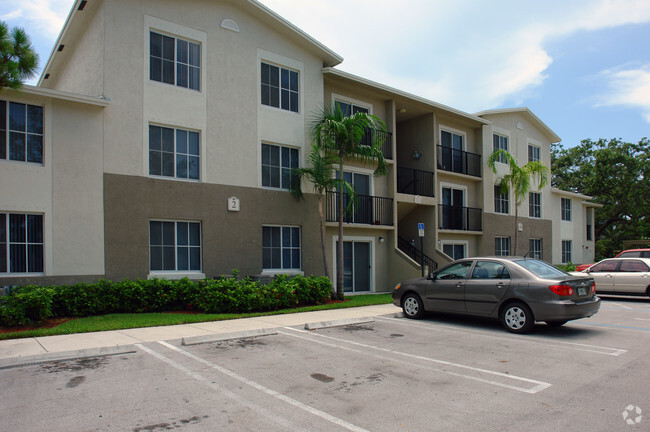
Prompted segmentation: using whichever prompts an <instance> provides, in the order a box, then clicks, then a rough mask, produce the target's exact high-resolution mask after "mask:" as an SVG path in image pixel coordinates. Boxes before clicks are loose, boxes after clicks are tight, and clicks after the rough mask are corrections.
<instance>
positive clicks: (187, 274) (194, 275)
mask: <svg viewBox="0 0 650 432" xmlns="http://www.w3.org/2000/svg"><path fill="white" fill-rule="evenodd" d="M153 278H158V279H169V280H178V279H183V278H188V279H193V280H200V279H205V273H201V272H192V271H178V272H172V271H149V274H148V275H147V279H153Z"/></svg>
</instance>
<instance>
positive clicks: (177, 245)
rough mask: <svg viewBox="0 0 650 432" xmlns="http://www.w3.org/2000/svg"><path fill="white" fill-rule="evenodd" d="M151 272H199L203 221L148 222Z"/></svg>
mask: <svg viewBox="0 0 650 432" xmlns="http://www.w3.org/2000/svg"><path fill="white" fill-rule="evenodd" d="M149 260H150V269H151V271H200V270H201V223H200V222H180V221H173V222H171V221H150V222H149Z"/></svg>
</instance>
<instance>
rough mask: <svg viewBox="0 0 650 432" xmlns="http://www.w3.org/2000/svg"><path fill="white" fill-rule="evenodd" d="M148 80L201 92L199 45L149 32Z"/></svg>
mask: <svg viewBox="0 0 650 432" xmlns="http://www.w3.org/2000/svg"><path fill="white" fill-rule="evenodd" d="M149 79H151V80H152V81H159V82H163V83H167V84H172V85H177V86H179V87H185V88H188V89H191V90H197V91H200V90H201V45H199V44H197V43H194V42H189V41H186V40H183V39H177V38H173V37H171V36H165V35H162V34H159V33H155V32H149Z"/></svg>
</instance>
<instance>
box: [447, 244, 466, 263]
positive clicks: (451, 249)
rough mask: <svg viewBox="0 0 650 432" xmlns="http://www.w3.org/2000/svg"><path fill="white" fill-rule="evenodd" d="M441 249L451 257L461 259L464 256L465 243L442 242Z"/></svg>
mask: <svg viewBox="0 0 650 432" xmlns="http://www.w3.org/2000/svg"><path fill="white" fill-rule="evenodd" d="M442 251H443V252H444V253H445V254H446V255H448V256H450V257H451V258H452V259H455V260H457V259H461V258H465V256H466V245H465V244H462V243H461V244H459V243H444V244H443V245H442Z"/></svg>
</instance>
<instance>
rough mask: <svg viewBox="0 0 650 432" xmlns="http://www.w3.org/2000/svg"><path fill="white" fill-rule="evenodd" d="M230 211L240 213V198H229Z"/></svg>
mask: <svg viewBox="0 0 650 432" xmlns="http://www.w3.org/2000/svg"><path fill="white" fill-rule="evenodd" d="M228 211H235V212H238V211H239V198H235V197H232V198H228Z"/></svg>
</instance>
